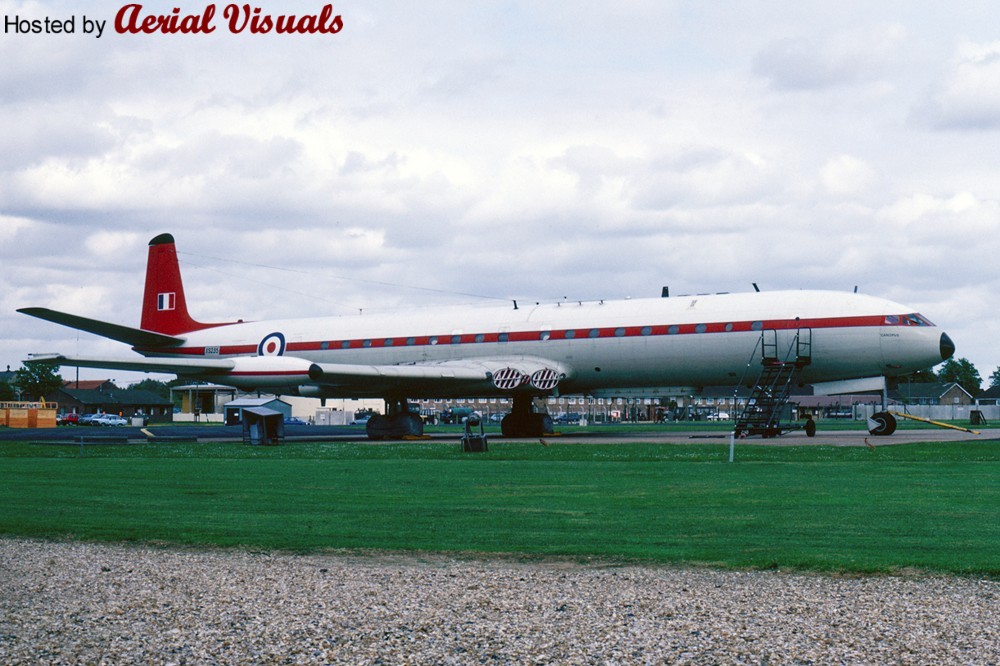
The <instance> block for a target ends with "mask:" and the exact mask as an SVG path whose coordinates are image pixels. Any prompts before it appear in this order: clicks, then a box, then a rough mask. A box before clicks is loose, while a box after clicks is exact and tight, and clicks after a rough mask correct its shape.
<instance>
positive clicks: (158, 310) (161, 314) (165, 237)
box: [140, 234, 220, 335]
mask: <svg viewBox="0 0 1000 666" xmlns="http://www.w3.org/2000/svg"><path fill="white" fill-rule="evenodd" d="M219 325H220V324H203V323H201V322H198V321H195V320H194V319H192V318H191V315H189V314H188V309H187V301H186V300H185V298H184V283H183V282H182V281H181V270H180V266H178V264H177V249H176V248H175V247H174V237H173V236H171V235H170V234H160V235H159V236H157V237H156V238H154V239H153V240H151V241H149V258H148V259H147V262H146V289H145V292H144V293H143V297H142V322H141V323H140V327H141V328H142V329H143V330H146V331H155V332H157V333H164V334H166V335H178V334H181V333H189V332H191V331H197V330H200V329H203V328H211V327H213V326H219Z"/></svg>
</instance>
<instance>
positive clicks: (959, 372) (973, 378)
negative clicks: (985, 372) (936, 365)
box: [938, 358, 983, 398]
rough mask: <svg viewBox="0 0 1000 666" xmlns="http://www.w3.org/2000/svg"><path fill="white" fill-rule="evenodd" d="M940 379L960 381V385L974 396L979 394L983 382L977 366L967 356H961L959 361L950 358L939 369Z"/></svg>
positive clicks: (943, 380)
mask: <svg viewBox="0 0 1000 666" xmlns="http://www.w3.org/2000/svg"><path fill="white" fill-rule="evenodd" d="M938 379H939V380H940V381H942V382H948V383H950V382H958V385H959V386H961V387H962V388H964V389H965V390H966V391H968V392H969V393H970V394H971V395H972V397H973V398H974V397H976V396H977V395H979V392H980V390H981V389H980V385H981V384H982V383H983V380H982V378H981V377H980V376H979V371H978V370H976V366H974V365H973V364H972V362H971V361H969V359H967V358H960V359H958V360H957V361H956V360H955V359H953V358H949V359H948V360H947V361H945V362H944V365H942V366H941V369H940V370H939V371H938Z"/></svg>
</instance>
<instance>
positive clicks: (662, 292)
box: [660, 286, 670, 298]
mask: <svg viewBox="0 0 1000 666" xmlns="http://www.w3.org/2000/svg"><path fill="white" fill-rule="evenodd" d="M660 298H670V287H667V286H664V287H663V289H661V290H660Z"/></svg>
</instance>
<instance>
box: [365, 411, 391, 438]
mask: <svg viewBox="0 0 1000 666" xmlns="http://www.w3.org/2000/svg"><path fill="white" fill-rule="evenodd" d="M391 427H392V424H391V423H390V421H389V417H388V416H384V415H382V414H372V417H371V418H370V419H368V423H366V424H365V433H366V434H367V435H368V439H370V440H372V441H373V442H378V441H381V440H383V439H385V438H386V437H390V436H391V435H390V432H389V431H390V429H391Z"/></svg>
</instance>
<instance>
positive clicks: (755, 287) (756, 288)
mask: <svg viewBox="0 0 1000 666" xmlns="http://www.w3.org/2000/svg"><path fill="white" fill-rule="evenodd" d="M750 284H752V285H753V290H754V291H756V292H757V293H758V294H759V293H760V287H758V286H757V283H756V282H751V283H750Z"/></svg>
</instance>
